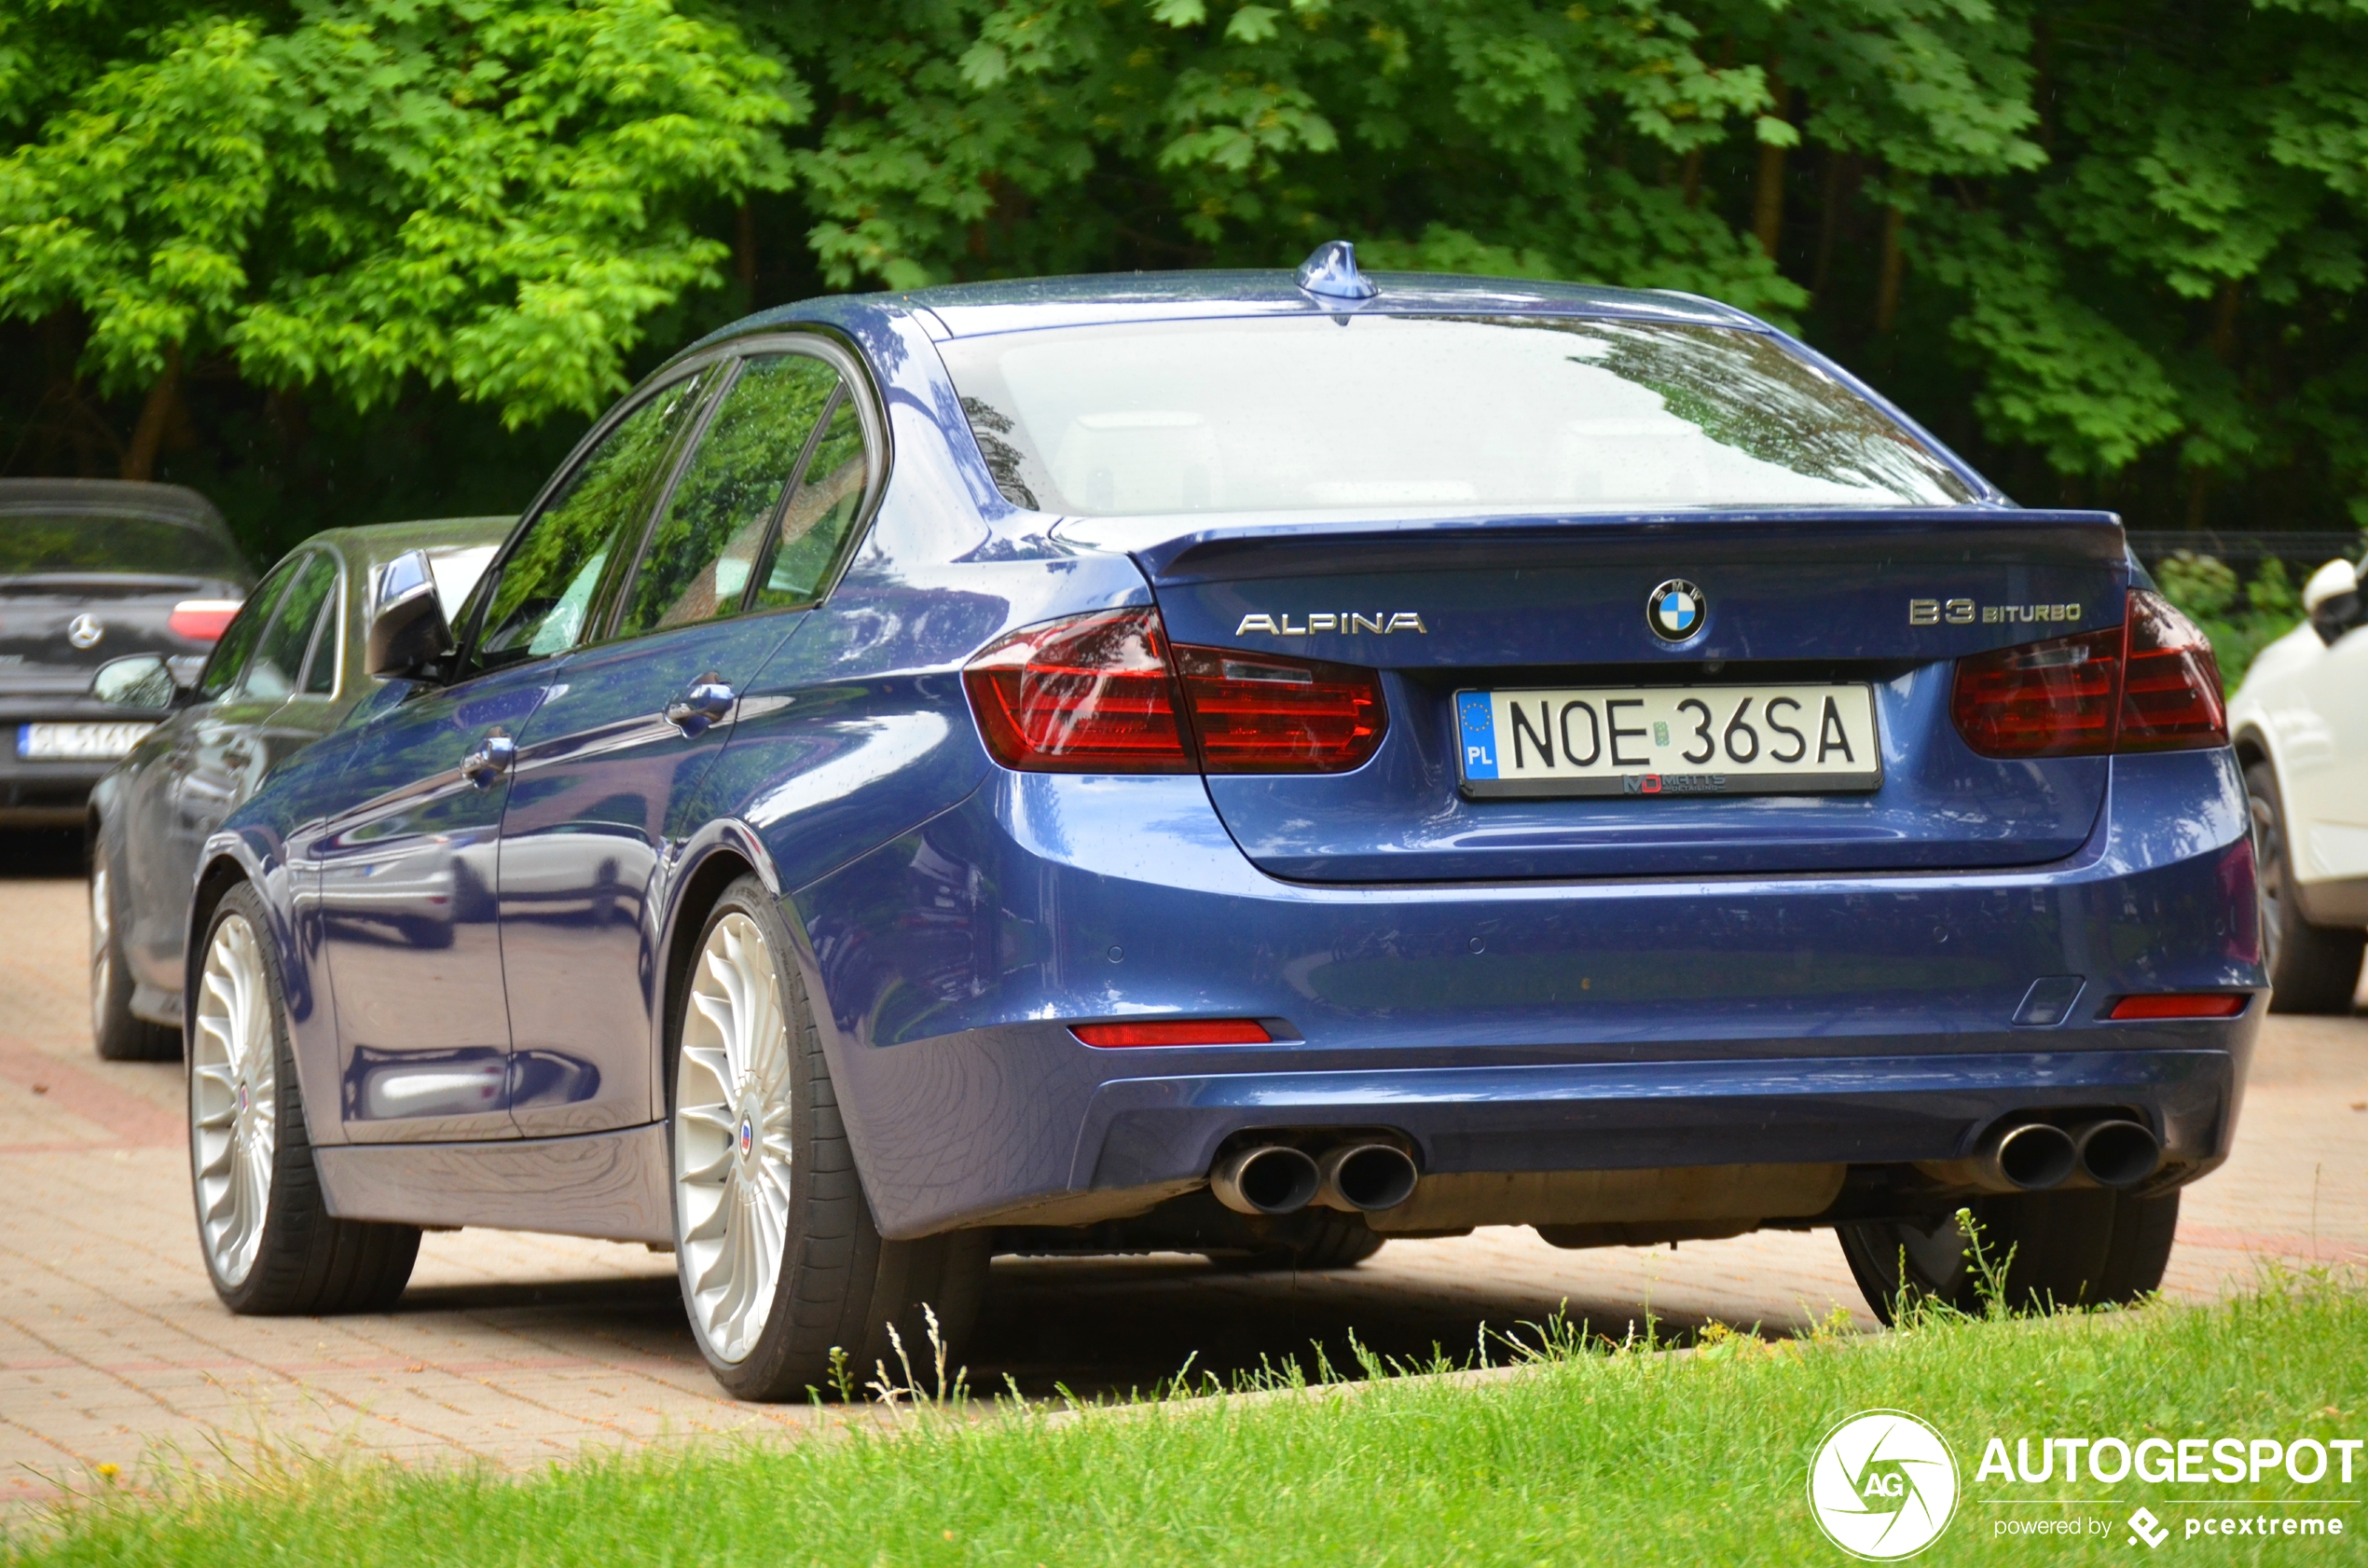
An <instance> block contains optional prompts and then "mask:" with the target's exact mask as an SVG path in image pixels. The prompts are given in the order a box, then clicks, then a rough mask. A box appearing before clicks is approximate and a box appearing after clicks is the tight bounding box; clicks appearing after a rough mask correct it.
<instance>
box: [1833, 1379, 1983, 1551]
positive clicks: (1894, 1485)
mask: <svg viewBox="0 0 2368 1568" xmlns="http://www.w3.org/2000/svg"><path fill="white" fill-rule="evenodd" d="M1956 1507H1957V1456H1956V1455H1955V1454H1953V1453H1951V1452H1949V1451H1948V1440H1947V1439H1946V1438H1944V1437H1941V1435H1940V1434H1939V1433H1937V1432H1935V1431H1934V1430H1933V1429H1932V1428H1931V1427H1930V1426H1927V1425H1925V1424H1923V1423H1922V1422H1921V1421H1919V1420H1917V1419H1916V1418H1915V1417H1914V1416H1912V1415H1909V1414H1907V1412H1906V1411H1905V1410H1865V1411H1862V1412H1860V1413H1859V1414H1857V1415H1854V1416H1852V1417H1851V1418H1850V1419H1849V1420H1848V1421H1845V1422H1843V1423H1842V1424H1840V1425H1838V1426H1837V1427H1835V1428H1834V1429H1833V1430H1832V1431H1831V1432H1828V1433H1826V1434H1825V1440H1824V1442H1822V1443H1820V1444H1818V1445H1817V1457H1816V1458H1814V1459H1812V1460H1810V1463H1809V1511H1810V1514H1811V1515H1813V1516H1814V1517H1815V1518H1816V1520H1817V1527H1818V1528H1819V1529H1820V1530H1823V1531H1824V1533H1825V1537H1826V1539H1828V1540H1830V1541H1832V1542H1833V1543H1834V1545H1836V1546H1838V1547H1841V1548H1842V1550H1844V1551H1846V1552H1848V1553H1850V1554H1851V1555H1852V1557H1863V1558H1866V1559H1868V1560H1869V1561H1876V1562H1888V1561H1893V1560H1894V1559H1897V1558H1902V1557H1913V1556H1914V1555H1915V1554H1916V1553H1918V1552H1920V1551H1921V1550H1923V1549H1924V1548H1925V1547H1928V1546H1930V1545H1931V1544H1932V1542H1933V1537H1934V1536H1936V1535H1938V1534H1940V1532H1941V1527H1942V1526H1943V1525H1945V1524H1947V1523H1948V1516H1949V1515H1950V1514H1951V1513H1952V1512H1954V1511H1955V1510H1956Z"/></svg>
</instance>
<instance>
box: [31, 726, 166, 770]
mask: <svg viewBox="0 0 2368 1568" xmlns="http://www.w3.org/2000/svg"><path fill="white" fill-rule="evenodd" d="M155 728H156V726H155V725H154V724H136V723H113V724H19V725H18V726H17V755H18V756H20V757H21V758H23V759H24V760H25V761H26V762H29V763H104V762H113V761H114V760H115V759H116V758H117V757H120V756H123V755H124V754H126V753H127V752H129V751H130V750H131V749H132V748H133V747H134V746H137V745H139V744H140V737H141V736H144V735H146V734H147V733H148V732H149V731H150V730H152V729H155Z"/></svg>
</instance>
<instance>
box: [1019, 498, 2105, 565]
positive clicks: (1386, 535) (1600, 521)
mask: <svg viewBox="0 0 2368 1568" xmlns="http://www.w3.org/2000/svg"><path fill="white" fill-rule="evenodd" d="M1054 532H1055V533H1056V534H1057V535H1058V536H1059V537H1060V538H1062V539H1063V540H1065V541H1066V542H1067V543H1071V544H1075V545H1085V546H1089V547H1100V548H1104V549H1112V550H1121V551H1123V552H1125V553H1126V554H1127V555H1129V556H1131V557H1134V558H1135V560H1136V562H1137V563H1138V564H1139V565H1140V566H1141V567H1142V568H1143V570H1144V571H1145V572H1146V573H1147V574H1148V575H1149V576H1150V578H1151V580H1152V581H1153V582H1155V583H1189V582H1220V581H1226V580H1229V579H1234V578H1241V577H1249V576H1255V577H1282V576H1290V577H1298V576H1323V575H1339V574H1341V573H1342V572H1344V571H1348V572H1357V573H1364V572H1374V571H1438V570H1439V568H1440V566H1441V564H1442V563H1441V561H1440V559H1439V547H1440V546H1441V545H1451V546H1452V545H1457V544H1461V545H1463V546H1464V547H1465V548H1464V549H1463V550H1461V551H1458V552H1457V554H1458V557H1459V559H1458V561H1457V563H1456V564H1458V565H1464V564H1469V565H1471V566H1474V567H1479V566H1481V565H1483V564H1491V563H1489V561H1488V557H1499V560H1498V561H1497V562H1496V563H1494V564H1502V565H1506V566H1519V565H1534V566H1544V565H1548V564H1570V565H1577V564H1586V563H1590V562H1601V563H1604V564H1611V563H1614V562H1619V561H1626V560H1631V559H1635V558H1640V557H1649V558H1651V559H1655V560H1665V561H1670V562H1673V563H1675V562H1678V561H1679V560H1680V557H1693V556H1699V555H1700V553H1702V552H1705V551H1715V552H1718V553H1719V555H1720V556H1721V557H1722V558H1725V559H1729V560H1733V559H1750V558H1752V557H1757V556H1761V555H1763V554H1765V555H1767V556H1769V557H1773V558H1781V559H1783V560H1792V561H1797V560H1804V559H1810V560H1813V559H1820V558H1826V559H1830V558H1834V557H1847V558H1852V559H1860V560H1870V559H1871V560H1900V561H1931V562H1958V563H1963V564H1966V565H2001V566H2012V565H2023V564H2029V563H2033V562H2043V561H2044V562H2047V563H2050V564H2056V565H2068V566H2079V565H2086V566H2096V567H2100V568H2113V567H2119V566H2121V565H2123V564H2124V563H2125V562H2126V560H2127V557H2128V548H2127V543H2126V541H2125V538H2124V535H2123V531H2122V522H2121V518H2120V517H2119V516H2116V515H2115V514H2113V513H2111V512H2088V511H2034V510H2025V509H2023V508H2021V507H2012V506H1986V505H1976V506H1868V507H1854V508H1853V507H1823V506H1774V507H1753V508H1734V509H1729V508H1717V509H1711V508H1685V509H1677V510H1672V511H1667V512H1639V511H1623V512H1597V513H1562V514H1535V513H1508V514H1494V515H1488V514H1473V513H1469V512H1457V513H1447V512H1439V513H1437V514H1435V515H1430V516H1422V515H1416V516H1408V515H1406V514H1405V513H1403V512H1399V513H1397V514H1394V515H1392V514H1382V515H1376V514H1372V513H1362V514H1358V515H1354V516H1341V515H1338V514H1330V515H1319V516H1311V515H1310V514H1307V513H1304V512H1284V513H1274V512H1269V513H1255V514H1253V513H1240V514H1231V515H1228V516H1225V517H1223V518H1221V519H1218V518H1213V517H1210V516H1205V515H1197V516H1196V515H1186V516H1173V515H1170V516H1142V517H1075V518H1065V519H1063V521H1062V522H1061V523H1060V524H1058V525H1057V526H1056V528H1055V529H1054ZM1558 557H1560V558H1558ZM1253 562H1255V565H1253V564H1252V563H1253ZM1672 570H1676V567H1675V565H1673V567H1672Z"/></svg>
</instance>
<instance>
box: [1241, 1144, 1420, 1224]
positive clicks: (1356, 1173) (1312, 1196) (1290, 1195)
mask: <svg viewBox="0 0 2368 1568" xmlns="http://www.w3.org/2000/svg"><path fill="white" fill-rule="evenodd" d="M1416 1174H1417V1173H1416V1172H1415V1169H1414V1159H1413V1156H1411V1155H1410V1154H1408V1153H1407V1152H1406V1150H1404V1149H1402V1148H1398V1147H1397V1145H1396V1144H1389V1143H1344V1144H1337V1145H1335V1146H1333V1147H1332V1148H1328V1149H1326V1150H1325V1151H1324V1153H1323V1155H1322V1156H1321V1158H1317V1157H1315V1156H1312V1155H1310V1154H1308V1153H1307V1152H1306V1151H1305V1150H1304V1149H1300V1148H1292V1147H1291V1146H1290V1145H1288V1144H1279V1143H1262V1144H1252V1145H1250V1146H1249V1147H1248V1148H1237V1149H1235V1150H1234V1151H1233V1152H1232V1153H1231V1154H1229V1155H1227V1156H1226V1157H1225V1158H1224V1159H1222V1160H1219V1161H1218V1162H1217V1168H1216V1169H1214V1170H1212V1171H1210V1172H1209V1176H1208V1185H1209V1190H1210V1191H1211V1192H1213V1193H1215V1194H1216V1195H1217V1201H1218V1203H1220V1204H1224V1205H1225V1206H1226V1207H1227V1208H1229V1209H1232V1211H1233V1212H1234V1213H1236V1214H1249V1215H1277V1214H1291V1213H1295V1212H1297V1211H1298V1210H1300V1209H1303V1208H1305V1207H1306V1206H1307V1205H1308V1204H1320V1205H1322V1206H1323V1207H1325V1208H1332V1209H1342V1210H1344V1211H1346V1212H1348V1213H1351V1214H1372V1213H1374V1212H1376V1211H1378V1210H1381V1209H1388V1208H1396V1207H1397V1205H1398V1204H1402V1203H1404V1202H1406V1200H1407V1199H1409V1198H1411V1197H1412V1196H1413V1195H1414V1182H1415V1178H1416Z"/></svg>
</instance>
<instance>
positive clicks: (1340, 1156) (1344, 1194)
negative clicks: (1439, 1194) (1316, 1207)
mask: <svg viewBox="0 0 2368 1568" xmlns="http://www.w3.org/2000/svg"><path fill="white" fill-rule="evenodd" d="M1315 1170H1316V1175H1317V1176H1318V1177H1319V1178H1320V1180H1321V1185H1320V1186H1319V1188H1318V1190H1317V1191H1316V1194H1315V1201H1316V1202H1317V1203H1319V1204H1323V1205H1324V1206H1325V1207H1327V1208H1335V1209H1347V1210H1351V1211H1353V1212H1356V1213H1358V1214H1372V1213H1374V1212H1376V1211H1378V1210H1381V1209H1394V1208H1396V1207H1397V1205H1398V1204H1402V1203H1404V1202H1406V1200H1407V1199H1409V1198H1411V1197H1412V1196H1413V1195H1414V1180H1415V1171H1414V1162H1413V1160H1412V1158H1411V1157H1410V1156H1409V1155H1408V1154H1407V1152H1406V1151H1405V1150H1404V1149H1402V1148H1398V1147H1397V1145H1396V1144H1389V1143H1352V1144H1342V1145H1341V1146H1340V1147H1339V1148H1329V1149H1327V1150H1325V1151H1324V1158H1322V1159H1321V1160H1318V1161H1317V1162H1315Z"/></svg>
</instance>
